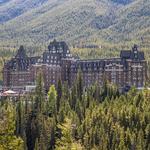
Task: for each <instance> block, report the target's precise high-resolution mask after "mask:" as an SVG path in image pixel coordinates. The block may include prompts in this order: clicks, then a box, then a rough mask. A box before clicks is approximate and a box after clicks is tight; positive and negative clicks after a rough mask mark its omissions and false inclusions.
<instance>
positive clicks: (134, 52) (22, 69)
mask: <svg viewBox="0 0 150 150" xmlns="http://www.w3.org/2000/svg"><path fill="white" fill-rule="evenodd" d="M79 70H80V71H81V75H82V80H83V84H84V86H85V87H88V86H90V85H92V84H94V83H97V84H99V85H103V82H104V79H106V80H108V81H109V82H110V83H113V84H116V85H117V86H118V87H119V88H120V89H124V88H126V87H131V86H135V87H143V86H144V85H145V82H146V79H147V62H146V60H145V57H144V52H141V51H139V50H138V47H137V46H136V45H134V46H133V47H132V49H131V50H122V51H121V52H120V57H118V58H110V59H90V60H81V59H79V58H75V57H73V56H72V55H71V53H70V50H69V47H68V46H67V44H66V43H65V42H57V41H56V40H54V41H53V42H51V43H50V44H49V46H48V50H46V51H45V52H44V53H43V54H42V56H40V57H39V56H38V57H28V56H27V55H26V52H25V50H24V48H23V46H21V47H20V48H19V50H18V51H17V53H16V55H15V57H13V58H12V59H11V60H9V61H7V62H5V65H4V68H3V88H4V89H5V90H8V89H12V90H17V91H23V90H25V88H26V87H32V86H35V81H36V78H37V74H38V72H39V71H41V72H42V73H43V79H44V87H45V89H46V90H48V89H49V87H50V86H51V85H55V86H57V83H58V80H61V81H62V83H64V82H67V83H68V85H70V86H71V85H72V84H73V83H74V81H75V79H76V77H77V74H78V72H79Z"/></svg>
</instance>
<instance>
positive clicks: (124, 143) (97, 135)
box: [0, 73, 150, 150]
mask: <svg viewBox="0 0 150 150" xmlns="http://www.w3.org/2000/svg"><path fill="white" fill-rule="evenodd" d="M41 81H42V79H41V77H40V78H39V81H38V82H37V90H36V93H33V94H31V95H28V96H26V97H23V98H21V99H18V100H19V101H18V102H14V103H10V102H9V103H8V102H7V101H4V102H3V104H2V103H0V114H1V115H0V133H1V135H2V134H4V135H5V136H0V148H1V149H2V150H3V149H4V150H5V149H6V147H7V149H9V148H10V147H15V149H18V150H20V149H21V150H22V149H30V150H34V149H35V150H41V149H42V150H47V149H56V150H63V149H64V150H73V149H76V150H84V149H85V150H97V149H98V150H104V149H105V150H107V149H108V150H109V149H118V150H126V149H137V150H141V149H149V148H150V115H149V110H150V104H149V99H150V91H149V90H147V89H145V90H143V91H138V90H136V89H135V88H132V89H131V90H130V91H129V92H128V93H124V94H121V93H119V92H118V89H117V87H116V86H115V85H111V84H109V83H108V82H107V81H106V82H105V84H104V85H102V86H99V85H97V84H95V85H92V86H91V87H88V88H86V89H84V90H83V87H82V84H81V83H82V78H80V73H79V74H78V78H77V82H76V83H74V85H73V87H71V88H68V86H67V85H66V84H65V85H63V86H62V85H61V83H59V86H58V87H59V88H58V87H57V88H56V89H55V87H54V85H52V86H51V87H50V89H49V92H48V98H47V96H46V95H45V94H43V92H41V91H40V90H38V89H43V88H42V82H41ZM59 82H60V81H59ZM38 86H39V87H38ZM81 91H82V92H81ZM58 93H59V94H58ZM41 95H42V97H41ZM37 96H39V98H38V100H40V99H41V101H38V102H40V103H41V104H40V105H41V106H42V109H37V108H39V107H36V106H37ZM57 101H59V109H58V108H57V106H58V105H57ZM35 108H36V109H35ZM23 143H24V144H23ZM10 149H11V148H10Z"/></svg>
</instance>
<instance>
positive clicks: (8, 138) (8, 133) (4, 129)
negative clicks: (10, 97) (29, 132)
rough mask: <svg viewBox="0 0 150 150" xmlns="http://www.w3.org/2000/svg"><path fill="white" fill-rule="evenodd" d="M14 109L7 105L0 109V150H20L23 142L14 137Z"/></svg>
mask: <svg viewBox="0 0 150 150" xmlns="http://www.w3.org/2000/svg"><path fill="white" fill-rule="evenodd" d="M15 114H16V112H15V108H14V107H13V106H12V104H10V103H7V104H5V105H3V106H1V109H0V149H1V150H14V149H15V150H22V149H23V140H22V139H21V138H20V137H17V136H16V135H15V133H14V132H15Z"/></svg>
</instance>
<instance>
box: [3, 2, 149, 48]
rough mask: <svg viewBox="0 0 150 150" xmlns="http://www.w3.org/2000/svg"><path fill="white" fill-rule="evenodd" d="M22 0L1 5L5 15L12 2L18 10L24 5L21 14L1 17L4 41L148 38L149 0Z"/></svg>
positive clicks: (128, 39) (37, 43)
mask: <svg viewBox="0 0 150 150" xmlns="http://www.w3.org/2000/svg"><path fill="white" fill-rule="evenodd" d="M15 1H19V2H20V5H21V6H22V7H19V4H18V3H17V4H16V3H15ZM21 1H22V0H10V1H9V2H7V3H5V4H4V5H2V6H0V10H1V11H0V14H3V15H4V14H5V11H4V10H6V12H7V13H8V14H9V11H8V9H7V8H8V6H9V7H10V3H13V5H15V7H13V8H14V9H15V10H17V9H16V8H17V7H18V8H20V9H21V13H18V15H16V16H14V17H12V16H11V17H10V18H9V19H8V20H7V19H6V20H2V21H1V25H0V33H1V34H0V40H1V43H2V42H3V43H4V42H5V43H6V44H5V45H16V44H17V43H18V44H28V45H33V44H34V45H35V44H36V45H40V44H42V43H46V42H49V40H51V39H53V38H57V39H63V40H66V41H68V42H69V43H76V42H78V41H81V40H82V41H87V40H92V39H97V40H99V41H106V42H107V41H109V42H117V43H118V42H122V41H131V40H138V41H139V40H141V39H147V38H149V31H150V1H148V0H134V1H133V0H128V1H124V0H93V1H91V0H75V1H74V0H33V1H32V2H31V1H30V0H25V1H24V2H21ZM39 2H40V3H39ZM125 2H127V3H125ZM13 5H12V6H13ZM28 6H30V7H28ZM1 8H2V9H1ZM9 9H11V8H9ZM3 15H0V18H1V16H3ZM6 16H7V15H6ZM8 16H9V15H8ZM2 22H3V24H2Z"/></svg>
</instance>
